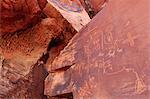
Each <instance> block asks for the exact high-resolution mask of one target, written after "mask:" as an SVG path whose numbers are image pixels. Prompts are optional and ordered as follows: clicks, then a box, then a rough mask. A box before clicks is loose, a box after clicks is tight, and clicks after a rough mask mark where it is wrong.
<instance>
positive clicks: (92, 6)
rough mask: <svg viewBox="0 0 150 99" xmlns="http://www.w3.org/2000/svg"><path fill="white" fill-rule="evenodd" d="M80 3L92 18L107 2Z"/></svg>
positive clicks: (87, 0)
mask: <svg viewBox="0 0 150 99" xmlns="http://www.w3.org/2000/svg"><path fill="white" fill-rule="evenodd" d="M80 2H81V4H82V5H83V7H84V8H85V9H86V11H87V12H88V14H89V16H90V17H91V18H92V17H94V16H95V15H96V14H97V13H98V12H99V11H100V10H102V9H103V8H104V6H105V5H106V4H107V3H108V0H80Z"/></svg>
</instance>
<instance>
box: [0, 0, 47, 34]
mask: <svg viewBox="0 0 150 99" xmlns="http://www.w3.org/2000/svg"><path fill="white" fill-rule="evenodd" d="M46 3H47V1H46V0H1V1H0V6H1V9H0V15H1V21H0V35H4V34H6V33H13V32H16V31H18V30H21V29H25V28H27V27H29V26H30V25H32V24H35V23H37V22H38V20H39V19H40V18H39V15H40V13H41V12H42V9H43V8H44V7H45V5H46Z"/></svg>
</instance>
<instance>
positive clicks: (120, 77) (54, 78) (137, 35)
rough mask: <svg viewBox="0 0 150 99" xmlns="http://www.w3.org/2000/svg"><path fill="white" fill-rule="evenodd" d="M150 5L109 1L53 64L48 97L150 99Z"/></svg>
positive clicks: (130, 0)
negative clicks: (67, 94) (71, 95)
mask: <svg viewBox="0 0 150 99" xmlns="http://www.w3.org/2000/svg"><path fill="white" fill-rule="evenodd" d="M149 10H150V1H149V0H136V1H135V0H110V2H109V3H108V4H107V6H106V7H105V8H104V9H103V10H102V11H101V12H99V13H98V14H97V15H96V16H95V17H94V18H93V19H92V20H91V22H90V23H89V24H88V25H87V26H86V27H84V28H83V29H82V31H80V32H79V33H78V34H76V35H75V37H74V38H73V39H72V40H71V41H70V42H69V44H68V45H67V47H65V49H64V50H63V51H61V53H60V55H59V56H58V57H56V58H55V60H54V61H53V63H52V65H51V67H50V69H51V72H52V73H50V74H49V76H48V77H47V78H46V81H45V94H46V95H48V96H56V97H63V96H61V95H62V94H66V93H71V92H72V94H73V98H74V99H93V98H94V99H149V98H150V89H149V85H150V76H149V73H150V65H149V64H150V54H149V53H150V46H149V45H150V28H149V26H150V20H149V14H150V12H149Z"/></svg>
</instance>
